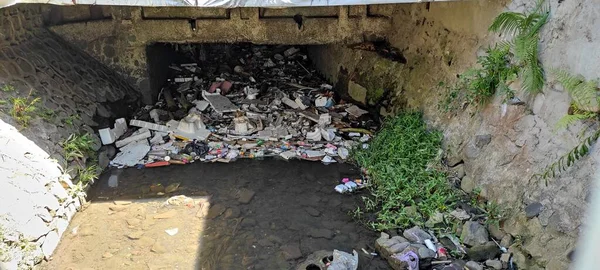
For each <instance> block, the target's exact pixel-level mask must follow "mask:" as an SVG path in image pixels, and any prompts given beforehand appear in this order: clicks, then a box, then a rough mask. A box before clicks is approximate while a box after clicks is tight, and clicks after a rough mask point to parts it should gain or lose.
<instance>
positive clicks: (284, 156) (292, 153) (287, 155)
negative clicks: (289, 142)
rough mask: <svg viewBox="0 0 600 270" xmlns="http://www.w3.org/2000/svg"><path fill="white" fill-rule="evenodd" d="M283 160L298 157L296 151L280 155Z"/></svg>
mask: <svg viewBox="0 0 600 270" xmlns="http://www.w3.org/2000/svg"><path fill="white" fill-rule="evenodd" d="M279 155H280V156H281V157H282V158H284V159H286V160H288V159H290V158H293V157H295V156H296V151H294V150H289V151H285V152H282V153H280V154H279Z"/></svg>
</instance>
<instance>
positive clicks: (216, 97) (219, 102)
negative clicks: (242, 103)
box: [202, 91, 239, 113]
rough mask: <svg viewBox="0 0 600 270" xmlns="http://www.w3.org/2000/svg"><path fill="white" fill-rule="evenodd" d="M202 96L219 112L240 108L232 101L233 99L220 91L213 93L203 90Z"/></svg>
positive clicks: (233, 110)
mask: <svg viewBox="0 0 600 270" xmlns="http://www.w3.org/2000/svg"><path fill="white" fill-rule="evenodd" d="M202 97H203V98H204V99H205V100H206V101H207V102H208V103H210V106H211V107H212V108H213V109H214V110H215V111H216V112H217V113H227V112H235V111H237V110H238V109H239V108H238V107H237V106H235V105H234V104H233V103H231V100H229V99H228V98H227V97H225V96H222V95H221V94H219V93H212V94H211V93H209V92H206V91H202Z"/></svg>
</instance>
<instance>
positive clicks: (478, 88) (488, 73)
mask: <svg viewBox="0 0 600 270" xmlns="http://www.w3.org/2000/svg"><path fill="white" fill-rule="evenodd" d="M510 59H511V55H510V51H509V47H508V46H497V47H494V48H488V49H487V51H486V55H485V56H480V57H479V58H478V59H477V63H478V64H479V65H480V67H478V68H471V69H469V70H467V71H466V72H464V73H463V74H461V75H460V77H459V80H458V82H457V83H456V84H454V85H448V86H446V91H445V92H446V93H445V98H444V99H442V101H441V102H440V104H439V106H438V107H439V109H440V110H442V111H444V112H450V111H455V110H457V109H460V108H462V106H463V104H465V103H466V104H470V105H479V106H481V105H485V104H486V103H488V102H489V100H490V99H491V98H492V97H494V95H500V96H502V97H503V99H504V101H507V100H509V99H511V98H512V97H514V94H515V93H514V92H513V91H512V90H511V89H510V88H509V87H508V83H509V82H510V81H512V80H515V79H516V78H517V74H518V72H519V67H517V66H515V65H512V64H511V61H510ZM439 86H440V87H444V86H445V85H444V83H443V82H441V83H440V84H439Z"/></svg>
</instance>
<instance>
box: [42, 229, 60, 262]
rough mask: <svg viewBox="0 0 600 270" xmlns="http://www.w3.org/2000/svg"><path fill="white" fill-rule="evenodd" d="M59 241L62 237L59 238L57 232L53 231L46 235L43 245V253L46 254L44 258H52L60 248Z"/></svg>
mask: <svg viewBox="0 0 600 270" xmlns="http://www.w3.org/2000/svg"><path fill="white" fill-rule="evenodd" d="M59 241H60V236H58V233H57V232H56V231H51V232H49V233H48V234H47V235H46V239H44V243H43V244H42V252H43V253H44V257H46V258H50V256H51V255H52V253H53V252H54V250H55V249H56V247H57V246H58V242H59Z"/></svg>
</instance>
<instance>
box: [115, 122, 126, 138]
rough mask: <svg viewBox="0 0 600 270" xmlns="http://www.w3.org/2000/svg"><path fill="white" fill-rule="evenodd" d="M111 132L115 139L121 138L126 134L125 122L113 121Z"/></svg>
mask: <svg viewBox="0 0 600 270" xmlns="http://www.w3.org/2000/svg"><path fill="white" fill-rule="evenodd" d="M113 131H114V132H115V136H117V138H119V137H121V136H123V134H125V132H127V121H125V118H119V119H117V120H115V128H114V129H113Z"/></svg>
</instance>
